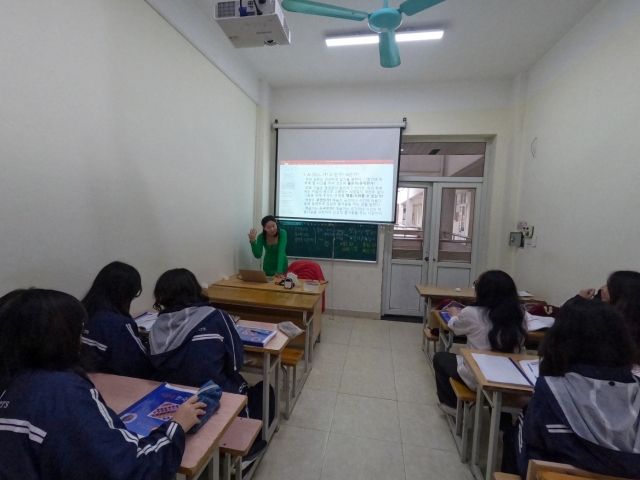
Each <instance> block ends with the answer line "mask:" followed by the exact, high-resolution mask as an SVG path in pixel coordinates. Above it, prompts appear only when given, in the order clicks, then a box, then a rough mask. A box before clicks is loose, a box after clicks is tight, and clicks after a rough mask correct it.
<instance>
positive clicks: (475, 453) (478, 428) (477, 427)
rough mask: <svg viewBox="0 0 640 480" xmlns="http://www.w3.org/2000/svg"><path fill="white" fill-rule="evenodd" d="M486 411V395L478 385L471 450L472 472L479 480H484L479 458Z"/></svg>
mask: <svg viewBox="0 0 640 480" xmlns="http://www.w3.org/2000/svg"><path fill="white" fill-rule="evenodd" d="M483 409H484V393H483V391H482V387H480V385H478V390H477V391H476V414H475V420H474V422H473V443H472V449H471V464H470V465H469V466H470V467H471V472H472V473H473V475H474V476H475V477H476V479H477V480H483V478H482V472H480V468H479V467H478V458H479V457H480V434H481V432H482V410H483Z"/></svg>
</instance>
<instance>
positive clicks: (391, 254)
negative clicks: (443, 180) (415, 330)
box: [383, 184, 432, 316]
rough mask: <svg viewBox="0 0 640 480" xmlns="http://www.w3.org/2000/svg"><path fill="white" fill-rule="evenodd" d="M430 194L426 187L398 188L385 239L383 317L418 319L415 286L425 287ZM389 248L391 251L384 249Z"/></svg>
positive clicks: (418, 312)
mask: <svg viewBox="0 0 640 480" xmlns="http://www.w3.org/2000/svg"><path fill="white" fill-rule="evenodd" d="M431 191H432V188H431V187H429V186H424V184H423V185H421V186H420V187H412V186H410V185H406V186H403V185H402V184H401V186H400V187H399V188H398V199H397V204H396V208H397V211H396V223H395V225H393V228H391V227H388V229H387V232H386V236H385V258H384V269H383V272H384V282H383V313H384V314H385V315H415V316H420V315H422V313H421V309H422V308H423V307H422V305H421V301H420V297H419V295H418V292H417V290H416V285H418V284H424V283H427V278H428V267H429V263H428V261H426V260H425V258H427V257H428V256H429V254H428V252H429V243H430V235H429V232H430V226H431V203H432V202H431ZM388 245H391V248H388V247H387V246H388Z"/></svg>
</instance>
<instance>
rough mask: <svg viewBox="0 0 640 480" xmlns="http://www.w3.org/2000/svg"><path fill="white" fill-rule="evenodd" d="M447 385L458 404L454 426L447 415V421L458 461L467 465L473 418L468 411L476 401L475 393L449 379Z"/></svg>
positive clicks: (462, 384)
mask: <svg viewBox="0 0 640 480" xmlns="http://www.w3.org/2000/svg"><path fill="white" fill-rule="evenodd" d="M449 383H450V384H451V386H452V387H453V391H454V393H455V394H456V398H457V399H458V403H457V406H456V421H455V424H452V420H451V419H450V417H449V415H447V417H448V418H447V421H448V422H449V428H451V433H453V438H454V440H455V441H456V446H457V447H458V452H460V461H461V462H462V463H467V460H468V458H467V456H468V444H469V429H470V428H471V425H472V424H473V418H471V414H470V410H471V405H472V404H474V403H475V401H476V392H474V391H473V390H471V389H470V388H469V387H467V386H466V385H465V384H464V383H460V382H458V381H457V380H454V379H453V378H450V379H449Z"/></svg>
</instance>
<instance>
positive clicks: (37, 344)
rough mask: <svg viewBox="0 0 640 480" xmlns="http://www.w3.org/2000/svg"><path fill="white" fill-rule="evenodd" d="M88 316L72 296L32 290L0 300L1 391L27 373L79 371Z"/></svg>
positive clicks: (53, 291)
mask: <svg viewBox="0 0 640 480" xmlns="http://www.w3.org/2000/svg"><path fill="white" fill-rule="evenodd" d="M86 319H87V312H86V311H85V309H84V308H83V306H82V304H81V303H80V302H79V301H78V300H77V299H76V298H74V297H72V296H71V295H69V294H66V293H63V292H58V291H55V290H42V289H35V288H34V289H29V290H17V291H13V292H10V293H8V294H6V295H5V296H3V297H2V298H0V391H2V390H4V389H5V388H6V387H7V385H8V384H9V383H10V382H11V380H12V379H13V377H14V376H15V375H16V374H18V373H20V372H21V371H24V370H30V369H46V370H67V369H78V368H79V364H80V335H81V334H82V328H83V325H84V322H85V321H86Z"/></svg>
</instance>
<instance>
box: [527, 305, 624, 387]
mask: <svg viewBox="0 0 640 480" xmlns="http://www.w3.org/2000/svg"><path fill="white" fill-rule="evenodd" d="M633 352H634V345H633V342H632V340H631V338H629V331H628V329H627V327H626V325H625V322H624V319H623V318H622V315H621V314H620V312H617V311H616V310H615V309H614V308H613V307H612V306H611V305H607V304H606V303H604V302H593V301H589V300H586V299H584V298H581V297H576V298H573V299H571V300H568V301H567V302H566V303H565V304H564V305H563V307H562V308H561V309H560V313H559V314H558V316H557V317H556V320H555V323H554V324H553V326H552V327H551V328H550V329H549V330H548V331H547V333H546V334H545V336H544V339H543V340H542V343H541V344H540V350H539V355H540V358H541V362H540V375H543V376H550V377H560V376H562V375H564V374H565V373H567V372H568V371H569V368H570V367H571V366H574V365H592V366H596V367H629V369H631V364H632V360H633V358H632V357H633Z"/></svg>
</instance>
